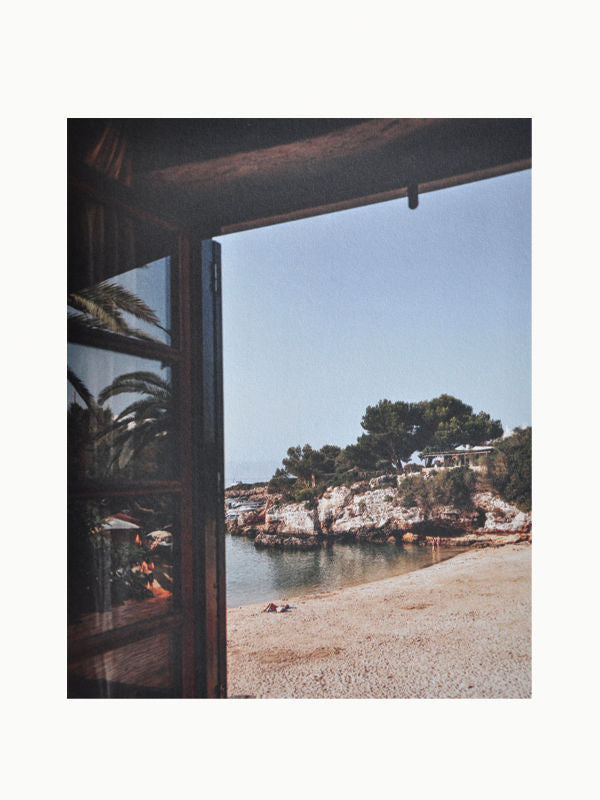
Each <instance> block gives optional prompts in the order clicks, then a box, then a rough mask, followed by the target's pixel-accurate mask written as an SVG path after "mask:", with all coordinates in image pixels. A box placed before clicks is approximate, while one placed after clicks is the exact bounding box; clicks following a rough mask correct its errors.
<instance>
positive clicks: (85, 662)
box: [68, 631, 178, 698]
mask: <svg viewBox="0 0 600 800" xmlns="http://www.w3.org/2000/svg"><path fill="white" fill-rule="evenodd" d="M176 636H177V634H176V633H175V632H171V631H160V632H158V633H156V634H154V636H152V637H151V638H148V639H142V640H141V641H139V642H134V643H132V644H128V645H126V646H124V647H119V648H118V649H116V650H110V651H109V652H107V653H102V654H101V655H97V656H92V657H88V658H85V659H82V660H81V661H78V662H75V663H73V664H71V665H70V666H69V673H68V695H69V697H107V698H108V697H139V698H144V697H165V696H166V697H169V696H172V697H175V696H177V695H178V687H177V678H176V675H177V674H178V670H177V666H176V661H175V659H176V652H177V647H176V642H175V641H174V639H175V638H176Z"/></svg>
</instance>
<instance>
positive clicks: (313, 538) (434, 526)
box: [227, 479, 531, 549]
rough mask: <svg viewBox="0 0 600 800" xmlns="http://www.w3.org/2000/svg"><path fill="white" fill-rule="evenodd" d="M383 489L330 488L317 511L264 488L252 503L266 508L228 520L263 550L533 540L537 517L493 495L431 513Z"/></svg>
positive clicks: (478, 494) (375, 484)
mask: <svg viewBox="0 0 600 800" xmlns="http://www.w3.org/2000/svg"><path fill="white" fill-rule="evenodd" d="M380 484H381V479H374V480H372V481H371V482H370V483H369V484H365V483H356V484H353V485H352V486H337V487H334V488H330V489H327V490H326V491H325V492H324V493H323V494H322V495H321V496H320V497H319V499H318V500H317V501H316V502H315V503H314V507H308V506H307V504H306V503H283V502H282V501H281V498H280V497H278V496H277V495H269V494H268V493H267V490H266V487H260V489H254V490H253V491H252V500H254V501H260V503H261V505H260V507H258V508H255V509H252V510H250V511H245V512H242V513H240V514H239V515H237V516H234V517H230V518H228V520H227V530H228V532H229V533H231V534H234V535H245V536H253V537H254V542H255V544H256V546H258V547H261V546H262V547H273V546H275V547H295V548H300V549H311V548H317V547H321V546H322V545H323V543H328V542H332V541H335V540H336V539H345V540H352V539H353V540H366V541H372V542H385V541H387V540H389V539H390V538H392V539H399V538H400V539H403V540H404V541H413V542H423V543H426V542H431V541H432V540H434V539H437V538H438V537H439V538H440V539H442V540H443V542H444V544H449V545H458V546H463V547H464V546H465V545H478V546H490V545H492V546H495V545H500V544H509V543H514V542H518V541H530V540H531V512H524V511H521V510H519V509H518V508H516V507H515V506H513V505H510V504H509V503H507V502H505V501H504V500H502V499H501V498H500V497H498V495H496V494H494V493H492V492H488V491H486V492H476V493H474V494H473V495H472V497H471V505H470V508H468V509H459V508H455V507H454V506H443V505H439V506H435V507H433V508H430V509H428V510H427V511H425V510H424V509H422V508H419V507H410V508H408V507H405V506H403V505H401V504H400V503H399V502H398V499H397V494H396V492H395V490H394V488H391V487H389V486H381V485H380ZM228 492H229V490H228ZM239 498H240V495H238V499H239Z"/></svg>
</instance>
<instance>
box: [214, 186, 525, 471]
mask: <svg viewBox="0 0 600 800" xmlns="http://www.w3.org/2000/svg"><path fill="white" fill-rule="evenodd" d="M218 241H220V242H221V243H222V254H223V342H224V382H225V450H226V480H227V482H232V481H234V480H248V481H253V480H266V479H268V478H269V477H270V476H271V475H272V473H273V471H274V470H275V468H276V467H277V466H280V463H281V459H282V458H283V457H284V456H285V453H286V450H287V448H288V447H289V446H290V445H296V444H305V443H306V442H308V443H310V444H311V445H312V446H313V447H321V446H322V445H323V444H326V443H329V444H337V445H340V446H344V445H346V444H348V443H350V442H354V441H355V440H356V437H357V436H359V435H360V434H361V432H362V430H361V427H360V420H361V417H362V414H363V413H364V410H365V408H366V406H367V405H373V404H374V403H377V402H378V401H379V400H380V399H383V398H388V399H390V400H425V399H430V398H432V397H435V396H437V395H439V394H442V393H444V392H447V393H449V394H453V395H455V396H456V397H459V398H460V399H461V400H463V401H465V402H467V403H469V404H470V405H472V406H473V408H474V409H475V411H479V410H484V411H487V412H489V413H490V414H491V415H492V416H493V417H494V418H499V419H501V420H502V423H503V425H504V427H505V428H514V427H516V426H519V425H525V424H527V425H529V424H531V173H530V171H525V172H519V173H515V174H512V175H506V176H502V177H499V178H493V179H490V180H486V181H479V182H476V183H471V184H468V185H465V186H460V187H455V188H453V189H445V190H442V191H438V192H432V193H429V194H425V195H422V196H421V197H420V199H419V207H418V209H416V210H415V211H410V210H409V209H408V205H407V201H406V199H402V200H394V201H391V202H388V203H380V204H377V205H372V206H367V207H364V208H358V209H353V210H350V211H343V212H339V213H336V214H327V215H324V216H320V217H314V218H312V219H308V220H300V221H296V222H290V223H285V224H282V225H275V226H271V227H268V228H262V229H259V230H255V231H248V232H243V233H239V234H232V235H229V236H222V237H219V238H218Z"/></svg>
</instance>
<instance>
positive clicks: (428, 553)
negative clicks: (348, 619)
mask: <svg viewBox="0 0 600 800" xmlns="http://www.w3.org/2000/svg"><path fill="white" fill-rule="evenodd" d="M464 549H465V548H459V547H451V548H450V547H448V548H444V547H441V548H436V549H433V548H432V547H430V546H424V547H423V546H419V545H417V544H409V543H402V544H401V543H396V542H388V543H386V544H374V543H372V542H353V543H351V544H341V543H336V544H334V545H333V546H331V547H323V548H321V549H319V550H309V551H298V550H286V549H275V548H264V549H257V548H256V547H255V546H254V543H253V541H252V540H251V539H249V538H247V537H242V536H239V537H238V536H229V535H227V536H226V574H227V607H228V608H234V607H236V606H241V605H249V604H250V603H262V602H264V603H267V602H270V601H279V600H283V599H285V598H287V597H294V596H298V595H305V594H313V593H315V592H326V591H331V590H332V589H342V588H345V587H347V586H357V585H359V584H361V583H370V582H371V581H377V580H382V579H384V578H391V577H394V576H395V575H402V574H404V573H406V572H412V571H414V570H417V569H422V568H423V567H429V566H431V565H432V564H437V563H439V562H440V561H445V560H446V559H448V558H452V556H455V555H458V554H459V553H462V552H464Z"/></svg>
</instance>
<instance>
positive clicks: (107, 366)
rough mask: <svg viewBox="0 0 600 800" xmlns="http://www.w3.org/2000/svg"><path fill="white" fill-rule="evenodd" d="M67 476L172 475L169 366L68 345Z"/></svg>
mask: <svg viewBox="0 0 600 800" xmlns="http://www.w3.org/2000/svg"><path fill="white" fill-rule="evenodd" d="M68 359H69V365H68V392H69V395H68V413H67V419H68V423H67V425H68V427H67V430H68V441H69V445H68V465H69V480H70V481H75V482H76V481H81V480H84V479H91V478H94V479H107V478H111V479H116V478H120V479H124V480H148V479H164V480H168V479H171V478H173V477H174V475H175V468H174V454H173V436H172V433H171V424H172V408H171V384H170V369H169V368H168V367H163V366H161V364H160V362H158V361H150V360H148V359H142V358H137V357H135V356H129V355H123V354H120V353H112V352H110V351H106V350H98V349H96V348H91V347H84V346H81V345H69V348H68Z"/></svg>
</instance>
